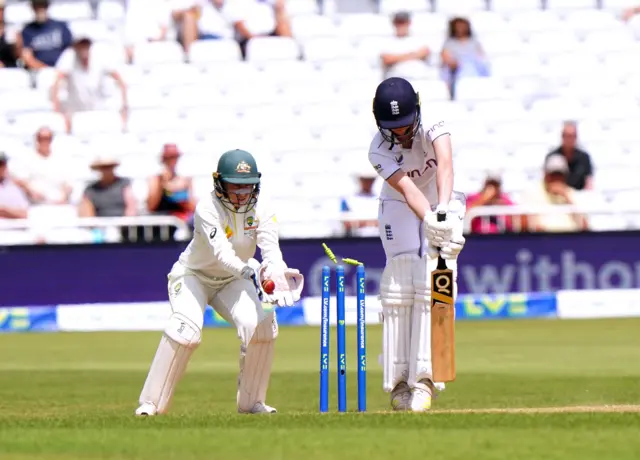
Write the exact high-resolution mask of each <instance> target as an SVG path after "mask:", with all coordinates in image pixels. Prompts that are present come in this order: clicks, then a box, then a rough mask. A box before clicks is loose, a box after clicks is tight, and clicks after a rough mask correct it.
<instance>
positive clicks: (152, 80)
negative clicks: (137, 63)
mask: <svg viewBox="0 0 640 460" xmlns="http://www.w3.org/2000/svg"><path fill="white" fill-rule="evenodd" d="M206 77H207V74H206V73H205V72H203V71H202V69H200V68H198V67H196V66H194V65H190V64H184V63H182V62H176V63H168V64H158V65H154V66H153V67H149V68H148V69H147V71H146V72H145V73H144V77H143V84H146V85H149V86H151V85H153V86H155V87H156V88H167V89H170V88H172V87H174V86H181V85H198V84H202V85H207V84H208V83H209V80H208V79H207V78H206ZM145 82H146V83H145Z"/></svg>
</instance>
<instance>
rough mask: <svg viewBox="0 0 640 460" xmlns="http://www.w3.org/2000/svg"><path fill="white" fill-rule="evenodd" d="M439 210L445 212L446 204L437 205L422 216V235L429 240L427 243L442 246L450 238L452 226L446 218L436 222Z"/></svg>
mask: <svg viewBox="0 0 640 460" xmlns="http://www.w3.org/2000/svg"><path fill="white" fill-rule="evenodd" d="M439 211H444V212H446V211H447V209H446V206H443V205H438V207H437V208H436V211H435V212H429V213H427V215H426V216H425V217H424V236H425V237H426V238H427V241H429V245H431V246H435V247H444V246H445V245H446V244H447V243H449V241H450V240H451V231H452V226H451V222H450V221H449V220H448V219H447V220H445V221H444V222H438V212H439Z"/></svg>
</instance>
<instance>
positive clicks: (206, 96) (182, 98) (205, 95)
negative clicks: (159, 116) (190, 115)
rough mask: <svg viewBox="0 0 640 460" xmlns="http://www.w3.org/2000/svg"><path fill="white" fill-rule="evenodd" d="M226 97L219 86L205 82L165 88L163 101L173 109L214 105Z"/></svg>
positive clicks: (221, 102) (222, 101) (223, 100)
mask: <svg viewBox="0 0 640 460" xmlns="http://www.w3.org/2000/svg"><path fill="white" fill-rule="evenodd" d="M225 99H226V97H225V96H224V94H223V93H222V91H221V90H220V89H219V88H216V87H215V86H210V85H207V84H196V85H184V86H174V87H173V88H171V89H169V90H167V97H166V99H165V103H164V104H166V106H167V107H171V108H173V109H181V108H184V109H190V108H191V107H209V106H210V107H215V106H220V105H221V104H224V103H225Z"/></svg>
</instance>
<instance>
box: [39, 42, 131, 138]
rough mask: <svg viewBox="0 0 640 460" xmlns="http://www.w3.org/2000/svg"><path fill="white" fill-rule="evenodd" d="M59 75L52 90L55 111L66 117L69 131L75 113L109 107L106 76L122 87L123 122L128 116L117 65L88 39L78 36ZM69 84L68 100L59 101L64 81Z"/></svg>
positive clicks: (60, 64) (60, 65)
mask: <svg viewBox="0 0 640 460" xmlns="http://www.w3.org/2000/svg"><path fill="white" fill-rule="evenodd" d="M56 68H57V70H58V74H57V77H56V80H55V82H54V84H53V87H52V89H51V99H52V101H53V109H54V110H55V111H56V112H60V113H62V114H63V115H64V116H65V119H66V121H67V131H69V132H70V131H71V117H72V115H73V114H74V113H76V112H82V111H86V110H100V109H106V108H107V99H108V94H107V90H106V86H105V81H106V78H107V77H111V78H113V79H114V80H115V81H116V83H117V85H118V87H119V88H120V92H121V97H122V106H121V114H122V117H123V122H126V117H127V87H126V84H125V82H124V80H123V79H122V77H121V76H120V73H118V71H117V70H116V63H115V62H114V61H113V59H112V58H111V56H109V55H108V54H106V53H105V52H104V51H103V50H100V49H99V48H95V47H94V46H93V40H92V39H91V37H89V36H86V35H84V36H79V37H76V38H75V40H74V42H73V46H72V47H71V48H69V49H67V50H65V52H64V53H62V56H60V60H59V61H58V64H57V65H56ZM63 81H66V82H67V92H68V98H67V100H66V101H64V103H63V102H62V101H60V88H61V86H62V82H63Z"/></svg>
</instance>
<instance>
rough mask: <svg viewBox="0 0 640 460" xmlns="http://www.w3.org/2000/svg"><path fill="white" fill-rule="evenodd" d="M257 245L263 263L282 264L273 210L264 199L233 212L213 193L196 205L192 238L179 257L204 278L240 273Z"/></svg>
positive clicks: (181, 261)
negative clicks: (242, 211) (240, 210)
mask: <svg viewBox="0 0 640 460" xmlns="http://www.w3.org/2000/svg"><path fill="white" fill-rule="evenodd" d="M256 247H259V248H260V254H261V256H262V260H263V262H268V263H276V264H284V262H283V259H282V252H281V251H280V243H279V239H278V222H277V221H276V216H275V213H273V212H272V211H271V210H270V209H269V208H268V206H266V203H264V201H263V200H258V203H257V204H256V206H255V207H254V208H253V209H252V210H251V211H249V212H247V213H235V212H232V211H230V210H228V209H227V208H225V207H224V206H223V205H222V204H221V203H220V200H219V199H218V198H217V197H215V195H213V194H212V195H211V197H207V198H204V199H202V200H200V202H199V203H198V205H197V206H196V211H195V219H194V234H193V238H192V240H191V242H190V243H189V246H187V248H186V249H185V250H184V251H183V252H182V254H181V255H180V258H179V259H178V260H179V262H180V264H182V265H183V266H185V267H186V268H188V269H189V270H191V271H194V272H195V273H196V274H198V275H200V276H202V277H204V278H224V277H229V276H239V275H240V273H241V272H242V269H243V268H244V267H245V266H246V265H247V261H248V260H249V259H250V258H252V257H253V256H254V255H255V252H256Z"/></svg>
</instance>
